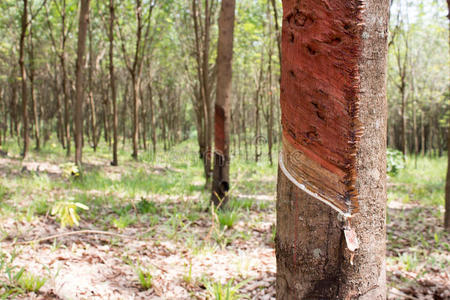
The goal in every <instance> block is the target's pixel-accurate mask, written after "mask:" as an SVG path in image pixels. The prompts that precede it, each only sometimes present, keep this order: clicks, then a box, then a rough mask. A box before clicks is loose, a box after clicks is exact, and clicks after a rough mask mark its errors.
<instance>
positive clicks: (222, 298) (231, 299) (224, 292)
mask: <svg viewBox="0 0 450 300" xmlns="http://www.w3.org/2000/svg"><path fill="white" fill-rule="evenodd" d="M248 281H249V280H248V279H247V280H244V281H241V282H240V283H238V284H236V285H235V284H234V279H230V280H229V281H228V282H227V283H225V284H222V283H220V282H211V281H209V280H204V283H203V284H204V285H205V287H206V290H207V291H208V293H209V295H210V296H211V297H212V298H213V299H215V300H235V299H243V298H248V297H247V296H246V295H241V294H239V293H238V291H239V289H240V288H241V287H242V286H244V285H245V284H246V283H247V282H248Z"/></svg>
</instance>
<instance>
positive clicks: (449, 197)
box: [444, 0, 450, 232]
mask: <svg viewBox="0 0 450 300" xmlns="http://www.w3.org/2000/svg"><path fill="white" fill-rule="evenodd" d="M447 7H448V14H447V18H448V20H449V29H450V0H447ZM448 44H449V45H450V31H449V36H448ZM448 125H449V127H448V128H447V178H446V181H445V217H444V218H445V219H444V227H445V231H447V232H450V120H449V121H448Z"/></svg>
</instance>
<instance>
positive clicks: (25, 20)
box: [19, 0, 29, 158]
mask: <svg viewBox="0 0 450 300" xmlns="http://www.w3.org/2000/svg"><path fill="white" fill-rule="evenodd" d="M27 28H28V1H27V0H23V11H22V23H21V32H20V45H19V66H20V77H21V82H22V119H23V120H22V121H23V150H22V157H23V158H25V157H26V156H27V154H28V147H29V146H28V144H29V138H28V89H27V72H26V71H25V37H26V34H27Z"/></svg>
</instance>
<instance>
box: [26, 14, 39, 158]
mask: <svg viewBox="0 0 450 300" xmlns="http://www.w3.org/2000/svg"><path fill="white" fill-rule="evenodd" d="M29 39H30V50H29V56H30V88H31V91H30V96H31V104H32V106H33V121H34V138H35V140H36V146H35V149H36V150H37V151H39V150H40V149H41V138H40V135H41V134H40V126H39V113H38V103H37V99H36V97H35V94H34V75H35V69H34V43H33V25H32V23H30V35H29Z"/></svg>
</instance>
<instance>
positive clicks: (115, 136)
mask: <svg viewBox="0 0 450 300" xmlns="http://www.w3.org/2000/svg"><path fill="white" fill-rule="evenodd" d="M114 8H115V7H114V0H109V28H108V29H109V31H108V38H109V80H110V85H111V99H112V105H113V160H112V162H111V165H113V166H117V165H118V164H119V162H118V159H117V144H118V143H119V141H118V133H117V126H118V123H119V120H118V117H117V92H116V81H115V79H116V78H115V74H114V22H115V9H114Z"/></svg>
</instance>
